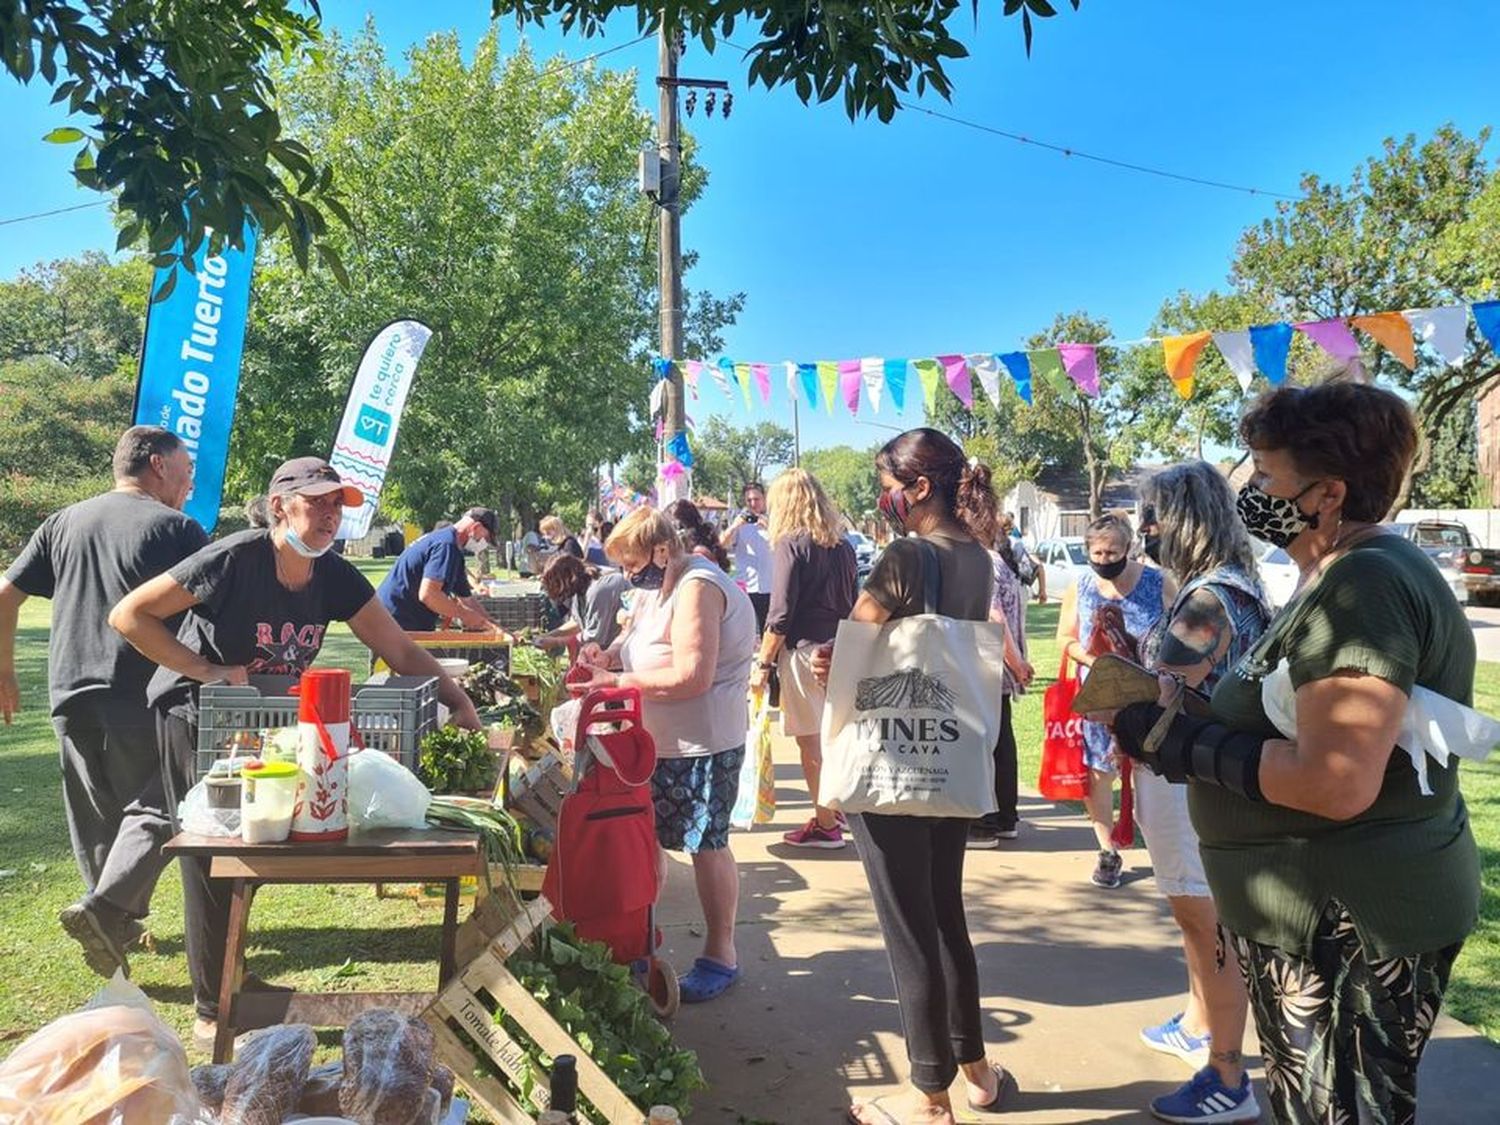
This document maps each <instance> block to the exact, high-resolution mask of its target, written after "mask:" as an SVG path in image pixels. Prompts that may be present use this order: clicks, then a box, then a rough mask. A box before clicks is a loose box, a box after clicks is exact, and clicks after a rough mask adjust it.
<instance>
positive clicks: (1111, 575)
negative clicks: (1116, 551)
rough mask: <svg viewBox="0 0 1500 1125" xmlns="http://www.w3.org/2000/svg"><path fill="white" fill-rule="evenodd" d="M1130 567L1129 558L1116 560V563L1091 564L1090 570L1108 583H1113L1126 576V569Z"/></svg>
mask: <svg viewBox="0 0 1500 1125" xmlns="http://www.w3.org/2000/svg"><path fill="white" fill-rule="evenodd" d="M1129 565H1130V560H1129V559H1128V558H1124V559H1116V560H1115V561H1114V562H1107V563H1096V562H1091V563H1089V567H1090V569H1092V570H1093V572H1094V573H1095V574H1097V575H1098V576H1099V577H1100V578H1103V579H1104V580H1105V581H1107V582H1108V581H1113V580H1114V579H1116V578H1118V577H1120V575H1122V574H1124V573H1125V568H1126V567H1127V566H1129Z"/></svg>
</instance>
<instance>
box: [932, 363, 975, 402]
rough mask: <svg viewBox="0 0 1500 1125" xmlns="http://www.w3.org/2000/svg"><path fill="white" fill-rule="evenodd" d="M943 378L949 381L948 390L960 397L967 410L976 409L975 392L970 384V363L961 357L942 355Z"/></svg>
mask: <svg viewBox="0 0 1500 1125" xmlns="http://www.w3.org/2000/svg"><path fill="white" fill-rule="evenodd" d="M938 362H939V363H941V364H942V365H943V377H944V378H946V379H947V380H948V389H949V390H951V391H952V392H953V393H954V394H956V395H957V396H958V401H959V402H961V403H963V404H964V407H965V409H968V410H972V409H974V390H973V388H972V386H971V385H970V382H969V362H968V360H966V359H964V357H963V356H961V355H940V356H938Z"/></svg>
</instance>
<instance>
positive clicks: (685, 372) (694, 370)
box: [679, 359, 703, 398]
mask: <svg viewBox="0 0 1500 1125" xmlns="http://www.w3.org/2000/svg"><path fill="white" fill-rule="evenodd" d="M679 366H680V367H681V368H682V382H683V384H684V385H685V386H686V387H687V389H688V391H689V392H690V393H691V394H692V396H693V397H694V398H697V397H698V376H699V375H702V374H703V363H702V361H701V360H696V359H685V360H683V361H682V363H681V364H680V365H679Z"/></svg>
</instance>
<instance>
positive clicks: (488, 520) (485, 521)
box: [464, 508, 500, 542]
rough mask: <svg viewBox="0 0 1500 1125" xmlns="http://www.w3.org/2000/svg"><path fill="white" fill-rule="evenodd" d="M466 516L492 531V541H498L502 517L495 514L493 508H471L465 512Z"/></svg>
mask: <svg viewBox="0 0 1500 1125" xmlns="http://www.w3.org/2000/svg"><path fill="white" fill-rule="evenodd" d="M464 516H465V518H467V519H471V520H473V521H474V522H475V523H477V524H478V525H479V526H480V527H482V528H484V529H485V530H486V531H488V532H489V533H490V541H491V542H496V541H498V540H499V538H500V518H499V517H498V516H496V515H495V509H493V508H470V509H469V510H468V511H467V512H465V513H464Z"/></svg>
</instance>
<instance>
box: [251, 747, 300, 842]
mask: <svg viewBox="0 0 1500 1125" xmlns="http://www.w3.org/2000/svg"><path fill="white" fill-rule="evenodd" d="M240 781H241V787H240V838H241V839H243V840H244V841H245V843H247V844H279V843H281V842H282V841H283V840H285V839H286V838H287V836H288V835H290V834H291V831H292V810H293V809H294V808H295V807H296V804H297V793H298V791H299V790H300V789H301V788H302V771H301V770H300V769H298V768H297V767H296V766H294V765H292V764H291V763H290V762H258V761H257V762H246V763H245V765H244V767H243V768H242V769H241V770H240Z"/></svg>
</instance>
